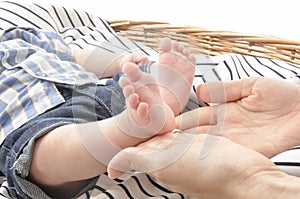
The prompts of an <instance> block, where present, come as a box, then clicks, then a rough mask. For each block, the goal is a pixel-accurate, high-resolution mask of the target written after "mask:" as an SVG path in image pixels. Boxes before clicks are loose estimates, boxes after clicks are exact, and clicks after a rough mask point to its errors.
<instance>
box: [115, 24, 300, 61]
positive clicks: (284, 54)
mask: <svg viewBox="0 0 300 199" xmlns="http://www.w3.org/2000/svg"><path fill="white" fill-rule="evenodd" d="M109 23H110V24H111V26H112V27H113V28H114V30H115V31H116V32H117V33H118V34H120V35H122V36H126V37H128V38H130V39H132V40H134V41H138V42H143V43H144V44H146V45H147V46H149V47H152V48H157V47H158V43H159V41H160V38H163V37H169V38H171V39H174V40H177V41H180V42H183V43H184V44H185V45H186V46H187V47H188V48H189V49H190V50H191V51H192V52H194V53H201V54H206V55H219V54H223V53H238V54H244V55H251V56H258V57H265V58H271V59H279V60H283V61H288V62H291V63H295V64H300V42H296V41H291V40H287V39H282V38H278V37H273V36H262V35H251V34H241V33H237V32H232V31H213V30H206V29H203V28H200V27H195V26H176V25H172V24H169V23H165V22H149V21H127V20H119V21H109Z"/></svg>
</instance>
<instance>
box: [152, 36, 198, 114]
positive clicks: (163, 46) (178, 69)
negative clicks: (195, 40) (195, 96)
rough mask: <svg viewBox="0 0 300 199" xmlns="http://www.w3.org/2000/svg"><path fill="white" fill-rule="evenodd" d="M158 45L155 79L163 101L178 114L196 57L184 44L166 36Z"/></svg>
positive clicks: (189, 87) (189, 89) (184, 98)
mask: <svg viewBox="0 0 300 199" xmlns="http://www.w3.org/2000/svg"><path fill="white" fill-rule="evenodd" d="M159 47H160V52H159V64H158V68H157V77H156V79H157V81H158V83H159V84H160V88H161V96H162V98H163V100H164V102H165V103H167V104H168V105H169V106H170V108H171V109H172V110H173V112H174V114H175V115H178V114H179V113H180V112H181V111H182V109H183V108H184V106H185V104H186V103H187V101H188V98H189V94H190V91H191V87H192V83H193V79H194V74H195V65H196V58H195V56H194V55H192V54H191V53H190V51H189V50H188V49H186V48H185V47H184V46H182V45H181V44H179V43H178V42H175V41H171V40H170V39H168V38H165V39H163V40H162V41H161V43H160V46H159Z"/></svg>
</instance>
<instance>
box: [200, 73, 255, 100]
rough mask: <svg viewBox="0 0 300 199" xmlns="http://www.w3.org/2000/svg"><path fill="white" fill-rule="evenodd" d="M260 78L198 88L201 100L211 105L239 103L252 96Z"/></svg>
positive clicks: (217, 83)
mask: <svg viewBox="0 0 300 199" xmlns="http://www.w3.org/2000/svg"><path fill="white" fill-rule="evenodd" d="M257 81H258V77H250V78H245V79H241V80H236V81H226V82H209V83H206V84H201V85H199V86H198V87H197V97H198V99H199V100H202V101H205V102H210V103H225V102H232V101H238V100H240V99H242V98H244V97H247V96H249V95H251V93H252V88H253V87H254V85H255V83H256V82H257Z"/></svg>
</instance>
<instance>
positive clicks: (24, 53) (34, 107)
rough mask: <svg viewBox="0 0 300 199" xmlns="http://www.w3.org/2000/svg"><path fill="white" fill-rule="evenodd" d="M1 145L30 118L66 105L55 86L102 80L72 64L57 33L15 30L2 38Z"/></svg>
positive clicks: (0, 70)
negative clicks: (62, 104)
mask: <svg viewBox="0 0 300 199" xmlns="http://www.w3.org/2000/svg"><path fill="white" fill-rule="evenodd" d="M0 61H1V63H0V108H1V113H0V123H1V124H0V142H1V143H2V142H3V140H4V139H5V137H6V136H7V135H8V134H9V133H10V132H12V131H13V130H15V129H17V128H18V127H20V126H21V125H23V124H24V123H26V122H27V121H29V120H30V119H32V118H34V117H36V116H37V115H39V114H41V113H43V112H45V111H46V110H49V109H50V108H53V107H55V106H57V105H58V104H60V103H63V102H64V99H63V97H62V96H61V95H60V93H59V92H58V90H57V89H56V87H55V83H61V84H71V85H76V84H85V83H91V82H97V81H98V78H97V77H96V76H95V75H94V74H93V73H89V72H86V71H85V70H84V69H83V68H82V67H81V66H79V65H77V64H75V63H73V62H72V52H71V49H70V48H69V47H68V45H67V44H66V43H65V42H64V40H63V39H62V38H61V37H60V36H59V35H58V34H56V33H54V32H45V31H41V30H36V29H33V28H18V27H17V28H11V29H9V30H6V31H5V32H3V34H2V36H1V37H0Z"/></svg>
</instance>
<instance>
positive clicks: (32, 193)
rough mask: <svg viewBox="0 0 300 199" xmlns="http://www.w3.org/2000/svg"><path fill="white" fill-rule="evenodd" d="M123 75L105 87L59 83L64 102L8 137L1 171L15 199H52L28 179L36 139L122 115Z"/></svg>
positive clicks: (108, 82) (2, 146)
mask: <svg viewBox="0 0 300 199" xmlns="http://www.w3.org/2000/svg"><path fill="white" fill-rule="evenodd" d="M121 75H122V73H121V72H119V73H117V75H116V76H114V78H113V79H110V80H108V81H107V82H106V84H105V85H85V86H80V87H74V86H66V85H58V84H57V85H56V86H57V88H58V90H59V91H60V92H61V94H62V95H63V97H64V99H65V103H63V104H61V105H59V106H57V107H55V108H53V109H51V110H49V111H47V112H45V113H43V114H41V115H39V116H37V117H36V118H34V119H32V120H30V121H29V122H28V123H26V124H25V125H23V126H22V127H20V128H19V129H17V130H15V131H13V132H12V133H10V134H9V135H8V136H7V137H6V139H5V141H4V142H3V144H2V145H1V154H0V169H1V172H2V173H3V174H4V175H5V176H6V177H7V181H8V184H9V186H10V188H11V191H12V192H11V193H12V194H13V195H12V197H16V198H39V199H42V198H49V197H48V196H47V195H46V194H45V193H44V192H43V191H42V190H41V189H39V188H38V187H37V186H36V185H34V184H32V183H30V182H29V181H28V180H26V177H27V176H28V174H29V170H30V163H31V158H32V151H33V147H34V142H35V140H36V139H37V138H38V137H40V136H42V135H44V134H46V133H48V132H49V131H51V130H53V129H55V128H57V127H59V126H62V125H66V124H70V123H85V122H93V121H98V120H102V119H105V118H109V117H112V116H113V115H116V114H119V113H121V112H122V111H123V110H124V109H125V98H124V96H123V94H122V90H121V88H120V87H119V85H118V80H119V78H120V76H121ZM14 194H15V195H14Z"/></svg>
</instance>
